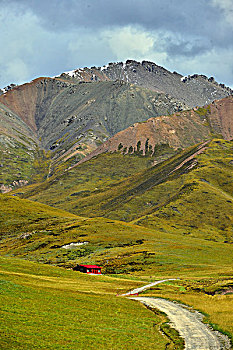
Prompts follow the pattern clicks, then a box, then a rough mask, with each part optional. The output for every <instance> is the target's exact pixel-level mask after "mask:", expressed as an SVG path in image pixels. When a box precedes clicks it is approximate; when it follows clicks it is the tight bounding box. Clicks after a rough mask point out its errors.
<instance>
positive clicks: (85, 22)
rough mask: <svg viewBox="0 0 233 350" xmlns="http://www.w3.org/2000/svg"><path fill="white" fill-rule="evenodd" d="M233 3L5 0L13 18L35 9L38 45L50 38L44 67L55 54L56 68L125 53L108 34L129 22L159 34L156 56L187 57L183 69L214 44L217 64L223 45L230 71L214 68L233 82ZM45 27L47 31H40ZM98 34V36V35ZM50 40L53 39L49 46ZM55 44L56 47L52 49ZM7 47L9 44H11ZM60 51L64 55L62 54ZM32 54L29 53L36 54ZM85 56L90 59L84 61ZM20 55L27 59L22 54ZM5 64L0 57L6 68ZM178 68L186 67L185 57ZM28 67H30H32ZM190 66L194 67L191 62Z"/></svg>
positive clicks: (153, 50) (154, 36)
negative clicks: (229, 15)
mask: <svg viewBox="0 0 233 350" xmlns="http://www.w3.org/2000/svg"><path fill="white" fill-rule="evenodd" d="M229 3H230V2H229V1H228V0H221V1H220V0H195V1H193V0H118V1H113V0H92V1H91V0H50V1H47V0H40V1H38V0H2V1H0V4H1V7H2V8H3V10H4V11H5V13H7V11H8V13H9V14H10V18H11V21H12V22H13V19H12V18H13V17H14V16H17V17H20V16H21V17H22V18H25V13H28V14H29V18H28V21H29V22H30V15H31V18H32V20H33V21H34V24H35V25H34V32H32V33H31V37H32V38H33V37H34V36H35V37H36V39H37V40H38V45H41V43H42V41H45V43H44V44H43V47H44V48H45V52H44V55H46V54H47V59H41V60H40V61H41V64H40V63H39V68H40V70H42V68H43V67H48V66H49V62H48V61H49V60H50V59H51V60H52V59H53V57H56V62H55V65H54V68H55V67H57V69H58V70H59V67H61V68H60V69H62V60H63V66H64V68H63V69H65V68H66V66H67V67H68V65H71V64H73V62H77V63H76V64H75V66H78V65H82V64H86V65H89V64H95V63H96V62H99V63H100V64H104V63H106V62H107V61H108V60H114V59H115V58H120V57H118V55H117V53H116V52H114V49H113V48H111V45H110V41H111V40H110V39H108V38H107V36H104V35H105V34H103V33H106V31H108V35H109V36H110V37H111V36H114V35H115V33H117V32H120V31H121V30H123V28H125V27H127V26H130V27H131V28H135V30H137V31H139V30H141V31H142V32H145V33H147V36H148V35H149V36H150V37H151V39H152V40H154V45H152V47H151V48H150V50H148V52H147V55H148V56H149V57H150V58H153V57H155V59H158V58H157V57H162V56H161V53H162V54H163V58H162V59H161V60H162V61H160V62H158V63H166V60H167V62H171V59H172V58H174V64H175V63H176V57H177V58H179V60H181V61H182V60H183V62H184V65H183V66H184V69H183V71H186V70H187V68H188V67H187V62H185V61H186V60H191V61H190V64H192V65H193V67H196V66H198V62H201V61H202V59H203V58H204V56H203V55H207V56H206V57H208V52H209V51H211V50H212V51H213V57H215V58H214V60H215V62H213V63H212V67H213V69H215V68H214V67H216V69H217V66H219V64H217V63H216V61H217V60H218V59H219V58H220V57H221V50H223V51H224V52H225V55H226V57H227V63H226V64H227V65H228V66H229V68H228V73H227V72H226V67H225V68H224V69H225V73H224V75H222V78H221V73H220V72H217V73H215V71H214V72H212V74H213V75H215V74H217V75H218V76H219V77H220V79H221V80H225V79H226V77H228V78H227V79H228V81H226V82H227V83H228V84H229V83H230V84H233V72H232V66H230V56H231V54H232V53H233V40H232V38H233V25H231V21H230V20H226V14H227V10H228V8H227V6H229ZM223 4H224V6H223ZM0 11H1V10H0ZM228 12H229V11H228ZM9 25H10V26H12V28H13V29H14V30H15V35H17V27H15V24H14V23H9ZM29 25H30V23H29ZM40 28H41V31H42V33H37V31H39V30H40ZM25 30H26V29H25ZM43 33H44V36H43ZM46 33H47V34H46ZM0 35H1V34H0ZM115 36H116V35H115ZM82 37H83V39H82ZM93 37H94V38H96V39H95V40H93ZM135 37H136V36H135ZM0 39H1V38H0ZM116 40H117V39H116ZM5 42H6V40H5ZM88 42H89V43H90V44H89V45H88ZM2 43H4V38H2V40H1V45H2ZM46 43H48V44H47V50H46ZM72 43H73V44H72ZM6 44H7V43H6ZM51 45H53V49H51ZM90 45H92V46H93V50H91V48H90ZM16 46H17V44H16ZM112 46H113V43H112ZM6 47H9V44H7V45H6ZM33 47H34V46H33V44H31V46H30V45H28V50H29V51H30V49H31V50H32V51H33ZM22 49H23V47H22ZM11 51H12V49H11V48H9V53H11ZM16 51H17V49H16ZM19 51H20V50H19V48H18V51H17V52H16V55H19ZM46 51H47V52H46ZM59 51H60V58H59V56H58V55H57V53H58V52H59ZM64 51H66V53H67V55H69V59H67V58H65V57H64V56H65V53H64ZM134 52H135V51H133V50H132V52H130V51H129V55H130V54H132V53H134ZM153 54H154V56H153ZM28 55H29V54H28ZM28 55H27V57H29V56H30V55H29V56H28ZM32 55H33V52H32ZM90 55H92V57H90ZM19 56H20V55H19ZM85 56H86V63H83V62H84V60H85ZM202 56H203V57H202ZM20 57H21V59H22V60H25V58H24V57H23V55H22V54H21V56H20ZM166 57H167V58H166ZM125 58H127V57H122V60H123V59H125ZM129 58H134V57H129ZM135 58H137V57H135ZM145 58H147V57H145ZM194 58H195V59H196V61H195V62H194V61H193V59H194ZM198 59H199V61H198ZM91 60H92V63H91ZM32 61H33V59H32ZM34 61H35V59H34ZM89 62H90V63H89ZM50 65H51V64H50ZM1 66H2V65H1V61H0V68H1ZM27 67H28V66H27ZM210 67H211V64H210ZM70 68H74V67H70ZM173 68H174V69H175V68H176V67H175V66H174V67H173ZM178 68H179V69H181V70H182V64H180V62H179V67H178ZM200 68H201V67H200ZM28 69H29V70H30V67H28ZM218 69H220V67H218ZM47 70H48V69H45V73H47ZM190 70H192V69H191V68H190ZM204 73H205V72H204ZM47 74H48V73H47Z"/></svg>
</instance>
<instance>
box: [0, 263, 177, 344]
mask: <svg viewBox="0 0 233 350" xmlns="http://www.w3.org/2000/svg"><path fill="white" fill-rule="evenodd" d="M139 284H140V282H134V281H129V280H123V279H117V278H111V277H107V276H87V275H84V274H81V273H79V272H74V271H68V270H65V269H62V268H55V267H49V266H44V265H41V264H36V263H31V262H26V261H23V260H20V259H9V258H2V257H1V258H0V291H1V294H0V299H1V307H0V318H1V330H0V333H1V337H0V348H1V349H4V350H5V349H22V350H26V349H28V350H29V349H30V350H31V349H44V350H45V349H46V350H47V349H72V350H73V349H97V348H98V349H129V350H131V349H142V348H143V349H151V347H153V349H164V348H165V347H166V346H167V345H169V344H170V349H172V348H173V346H172V342H171V340H169V339H168V338H166V337H165V336H162V335H161V334H160V333H159V325H160V323H161V319H160V317H159V316H155V315H154V314H153V313H152V312H151V311H148V310H147V309H146V308H145V307H143V306H142V305H141V304H140V303H135V302H133V301H131V300H127V299H125V298H122V297H116V293H117V292H118V293H119V292H122V291H126V290H128V289H131V288H134V287H135V286H138V285H139Z"/></svg>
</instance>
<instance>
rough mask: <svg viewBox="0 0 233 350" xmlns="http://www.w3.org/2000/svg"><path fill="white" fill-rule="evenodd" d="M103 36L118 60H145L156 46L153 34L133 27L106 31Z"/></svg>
mask: <svg viewBox="0 0 233 350" xmlns="http://www.w3.org/2000/svg"><path fill="white" fill-rule="evenodd" d="M103 36H104V37H105V40H106V42H107V43H108V45H109V47H110V49H111V51H112V52H113V54H114V55H116V57H117V60H126V59H128V58H134V59H136V60H140V59H143V58H145V56H147V55H148V54H150V52H151V50H152V49H153V45H154V40H153V38H152V37H151V34H149V33H147V32H146V31H143V29H141V28H140V29H137V28H133V27H131V26H126V27H123V28H116V29H112V30H106V31H104V32H103Z"/></svg>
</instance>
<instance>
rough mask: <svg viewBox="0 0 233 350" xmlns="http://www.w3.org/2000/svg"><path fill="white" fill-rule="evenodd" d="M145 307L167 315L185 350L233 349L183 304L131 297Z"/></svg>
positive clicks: (223, 338) (200, 316) (199, 316)
mask: <svg viewBox="0 0 233 350" xmlns="http://www.w3.org/2000/svg"><path fill="white" fill-rule="evenodd" d="M130 299H134V300H137V301H140V302H141V303H143V304H144V305H147V306H149V307H152V308H156V309H159V310H160V311H162V312H164V313H166V315H167V316H168V318H169V319H170V321H171V322H170V324H171V326H172V327H173V328H175V329H176V330H177V331H178V332H179V334H180V336H181V337H182V338H183V339H184V341H185V350H223V349H224V350H227V349H231V346H230V341H229V339H228V338H227V337H226V336H224V335H222V334H221V333H219V332H215V331H213V330H212V329H210V328H209V327H208V326H207V325H205V324H204V323H202V321H201V320H202V315H201V314H200V313H198V312H191V311H189V310H188V309H187V308H186V307H184V306H183V305H181V304H178V303H174V302H171V301H168V300H165V299H160V298H151V297H131V298H130Z"/></svg>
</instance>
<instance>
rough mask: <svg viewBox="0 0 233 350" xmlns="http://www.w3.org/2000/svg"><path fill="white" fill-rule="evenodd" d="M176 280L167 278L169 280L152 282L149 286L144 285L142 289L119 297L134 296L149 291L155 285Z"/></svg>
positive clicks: (136, 289)
mask: <svg viewBox="0 0 233 350" xmlns="http://www.w3.org/2000/svg"><path fill="white" fill-rule="evenodd" d="M176 280H177V278H169V279H166V280H160V281H156V282H152V283H150V284H146V285H145V286H143V287H139V288H135V289H133V290H130V291H129V292H127V293H125V294H122V295H121V296H122V297H126V296H130V295H135V294H138V293H141V292H143V291H144V290H146V289H150V288H151V287H153V286H156V284H160V283H163V282H167V281H176Z"/></svg>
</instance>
